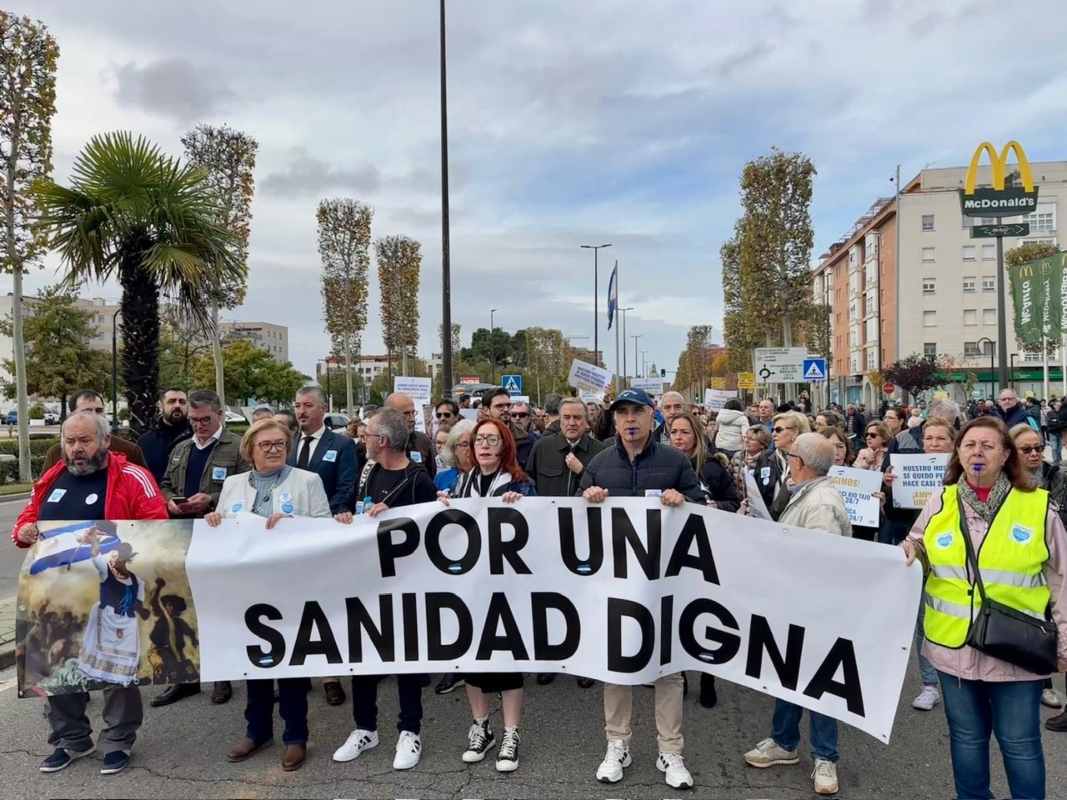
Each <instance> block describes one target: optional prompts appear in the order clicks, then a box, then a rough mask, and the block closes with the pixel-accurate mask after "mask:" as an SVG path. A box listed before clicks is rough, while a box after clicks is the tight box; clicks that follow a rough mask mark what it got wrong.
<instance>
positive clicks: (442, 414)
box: [434, 411, 452, 419]
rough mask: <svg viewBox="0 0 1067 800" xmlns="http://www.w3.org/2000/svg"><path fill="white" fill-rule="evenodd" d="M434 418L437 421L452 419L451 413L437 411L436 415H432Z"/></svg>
mask: <svg viewBox="0 0 1067 800" xmlns="http://www.w3.org/2000/svg"><path fill="white" fill-rule="evenodd" d="M434 416H435V417H437V418H438V419H451V418H452V412H451V411H438V412H437V413H436V414H434Z"/></svg>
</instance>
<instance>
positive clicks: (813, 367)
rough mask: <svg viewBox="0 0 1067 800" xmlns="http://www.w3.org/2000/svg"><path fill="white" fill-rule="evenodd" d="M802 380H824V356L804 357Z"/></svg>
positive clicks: (819, 381) (814, 381)
mask: <svg viewBox="0 0 1067 800" xmlns="http://www.w3.org/2000/svg"><path fill="white" fill-rule="evenodd" d="M804 381H805V382H807V383H825V382H826V359H825V358H805V359H804Z"/></svg>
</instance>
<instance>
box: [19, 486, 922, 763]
mask: <svg viewBox="0 0 1067 800" xmlns="http://www.w3.org/2000/svg"><path fill="white" fill-rule="evenodd" d="M919 581H920V575H919V571H918V570H909V569H908V568H907V567H906V566H905V565H904V563H903V560H902V559H901V558H900V554H899V552H897V550H896V549H895V548H879V547H869V546H866V543H864V542H861V541H857V540H853V539H850V538H847V537H839V536H827V535H825V534H822V533H820V532H817V531H807V530H800V529H793V528H788V527H783V526H781V525H777V524H775V523H771V522H767V521H763V520H758V519H752V518H746V517H742V516H738V515H735V514H727V513H725V512H721V511H718V510H715V509H711V508H706V507H702V506H696V505H692V504H685V505H684V506H680V507H677V508H667V507H664V506H663V505H661V503H660V502H659V498H656V497H648V498H627V499H619V500H609V501H608V502H606V503H604V504H602V505H591V504H589V503H586V502H585V501H584V500H581V499H570V498H567V499H549V498H523V499H522V500H520V501H519V502H517V503H514V504H508V505H506V504H504V503H503V502H501V501H499V500H493V499H470V500H456V501H452V503H451V505H449V506H445V505H443V504H441V503H439V502H434V503H424V504H421V505H416V506H410V507H405V508H399V509H395V510H391V511H388V512H386V513H384V514H382V515H381V516H379V517H377V518H375V519H371V518H368V517H365V516H359V517H357V520H356V522H355V523H354V524H352V525H339V524H336V523H334V522H333V521H332V520H320V519H311V518H296V519H287V520H285V521H284V522H283V523H282V524H281V525H280V526H279V527H278V528H277V529H275V530H271V531H267V530H265V529H264V523H263V520H262V518H260V517H255V516H251V515H242V514H236V515H233V516H230V517H227V518H226V519H225V520H224V521H223V523H222V525H221V526H220V527H218V528H208V527H207V525H206V523H204V522H203V521H200V520H197V521H195V522H191V521H164V522H118V523H100V522H97V523H73V524H72V523H62V524H57V525H56V526H55V527H49V528H48V529H47V530H44V531H43V533H42V536H41V538H40V540H39V541H38V542H37V543H36V544H35V545H34V546H33V548H32V549H31V550H30V551H29V554H28V556H27V558H26V562H25V564H24V566H23V570H22V574H21V576H20V584H19V600H18V603H19V606H18V607H19V613H20V618H19V627H20V630H19V636H20V643H19V654H20V658H19V662H18V665H19V670H18V673H19V685H20V689H21V693H22V694H23V695H24V696H25V695H28V694H54V693H62V692H65V691H74V690H85V689H90V690H91V689H94V688H100V687H102V686H104V685H106V684H108V683H119V684H127V685H128V684H130V683H134V682H136V683H139V684H148V683H156V684H165V683H174V682H184V681H199V680H203V681H217V680H247V679H253V678H286V677H299V676H344V675H352V674H356V673H362V674H395V673H426V672H432V673H442V672H449V671H457V672H516V671H521V672H530V673H533V672H538V673H541V672H560V673H570V674H575V675H578V676H583V677H589V678H595V679H598V680H602V681H606V682H610V683H616V684H639V683H647V682H650V681H653V680H655V679H656V678H657V677H659V676H661V675H665V674H670V673H674V672H678V671H681V670H697V671H703V672H708V673H712V674H714V675H716V676H719V677H722V678H724V679H726V680H730V681H733V682H735V683H738V684H741V685H743V686H747V687H749V688H752V689H755V690H757V691H760V692H764V693H766V694H769V695H773V696H775V697H781V698H784V699H787V700H789V701H790V702H793V703H796V704H798V705H801V706H803V707H806V708H809V709H814V710H817V711H820V712H822V713H824V714H827V715H830V716H833V717H835V718H837V719H840V720H842V721H845V722H847V723H849V724H851V725H854V726H855V727H857V728H860V729H862V730H864V731H866V732H867V733H869V734H871V735H872V736H875V737H877V738H879V739H880V740H882V741H885V742H888V741H889V737H890V733H891V730H892V725H893V718H894V714H895V711H896V708H897V701H898V699H899V695H900V689H901V686H902V683H903V680H904V673H905V669H906V666H907V662H908V656H909V651H910V647H911V640H912V634H913V630H914V620H915V615H916V612H917V603H918V598H919Z"/></svg>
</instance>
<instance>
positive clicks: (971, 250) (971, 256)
mask: <svg viewBox="0 0 1067 800" xmlns="http://www.w3.org/2000/svg"><path fill="white" fill-rule="evenodd" d="M977 249H978V248H976V247H975V246H974V245H973V244H965V245H964V246H963V260H964V261H974V260H975V259H976V257H977Z"/></svg>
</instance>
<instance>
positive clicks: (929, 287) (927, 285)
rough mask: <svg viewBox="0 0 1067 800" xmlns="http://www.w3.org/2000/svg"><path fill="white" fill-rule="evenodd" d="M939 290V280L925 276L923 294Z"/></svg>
mask: <svg viewBox="0 0 1067 800" xmlns="http://www.w3.org/2000/svg"><path fill="white" fill-rule="evenodd" d="M936 291H937V282H936V281H935V280H934V279H933V278H923V294H934V293H935V292H936Z"/></svg>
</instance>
